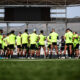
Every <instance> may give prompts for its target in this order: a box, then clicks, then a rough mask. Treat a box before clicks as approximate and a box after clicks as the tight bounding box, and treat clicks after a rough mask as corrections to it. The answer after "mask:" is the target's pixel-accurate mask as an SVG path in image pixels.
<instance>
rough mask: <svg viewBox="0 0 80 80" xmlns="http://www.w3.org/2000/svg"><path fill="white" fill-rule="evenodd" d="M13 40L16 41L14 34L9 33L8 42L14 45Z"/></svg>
mask: <svg viewBox="0 0 80 80" xmlns="http://www.w3.org/2000/svg"><path fill="white" fill-rule="evenodd" d="M15 41H16V36H15V35H14V34H10V35H9V44H10V45H11V44H14V45H15Z"/></svg>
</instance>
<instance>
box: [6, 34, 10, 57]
mask: <svg viewBox="0 0 80 80" xmlns="http://www.w3.org/2000/svg"><path fill="white" fill-rule="evenodd" d="M9 35H10V33H7V36H6V43H7V52H6V57H9V55H10V50H9V45H10V43H9Z"/></svg>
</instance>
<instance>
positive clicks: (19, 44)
mask: <svg viewBox="0 0 80 80" xmlns="http://www.w3.org/2000/svg"><path fill="white" fill-rule="evenodd" d="M16 44H17V55H18V57H19V55H20V54H21V32H19V33H18V36H17V37H16Z"/></svg>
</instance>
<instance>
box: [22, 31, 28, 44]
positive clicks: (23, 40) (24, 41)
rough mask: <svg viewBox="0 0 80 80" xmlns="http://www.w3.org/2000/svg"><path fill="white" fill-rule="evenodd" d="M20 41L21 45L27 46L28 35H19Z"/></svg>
mask: <svg viewBox="0 0 80 80" xmlns="http://www.w3.org/2000/svg"><path fill="white" fill-rule="evenodd" d="M21 39H22V44H27V43H28V34H27V33H25V32H24V33H23V34H22V35H21Z"/></svg>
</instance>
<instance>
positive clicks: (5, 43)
mask: <svg viewBox="0 0 80 80" xmlns="http://www.w3.org/2000/svg"><path fill="white" fill-rule="evenodd" d="M6 39H7V38H6V35H3V42H2V47H3V54H4V57H5V56H6V53H7V42H6Z"/></svg>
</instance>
